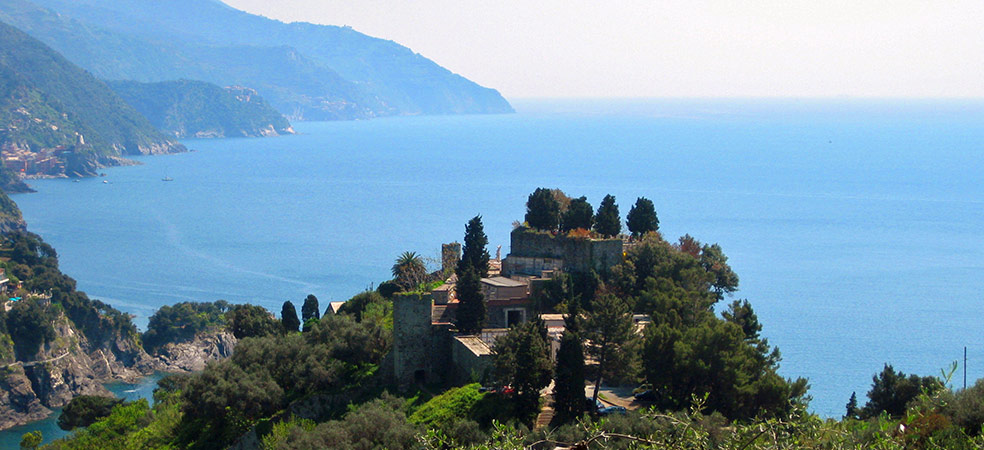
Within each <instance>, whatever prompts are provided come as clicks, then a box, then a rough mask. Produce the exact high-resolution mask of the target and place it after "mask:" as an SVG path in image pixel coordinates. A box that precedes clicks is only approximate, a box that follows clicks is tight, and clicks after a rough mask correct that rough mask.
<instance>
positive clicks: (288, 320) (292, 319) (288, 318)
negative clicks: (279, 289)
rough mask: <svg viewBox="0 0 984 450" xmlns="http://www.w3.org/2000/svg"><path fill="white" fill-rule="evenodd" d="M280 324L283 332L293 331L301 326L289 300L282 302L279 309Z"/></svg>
mask: <svg viewBox="0 0 984 450" xmlns="http://www.w3.org/2000/svg"><path fill="white" fill-rule="evenodd" d="M280 324H281V325H282V326H283V327H284V333H294V332H296V331H297V330H298V329H299V328H300V327H301V321H300V320H298V319H297V310H296V309H294V304H293V303H291V302H290V300H288V301H286V302H284V306H283V308H281V309H280Z"/></svg>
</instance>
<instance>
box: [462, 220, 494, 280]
mask: <svg viewBox="0 0 984 450" xmlns="http://www.w3.org/2000/svg"><path fill="white" fill-rule="evenodd" d="M488 243H489V238H488V237H487V236H486V235H485V227H484V226H482V216H475V217H473V218H472V219H471V220H469V221H468V224H467V225H465V243H464V246H463V247H462V251H461V260H460V261H458V268H457V269H456V270H455V273H457V274H458V278H459V279H460V278H461V276H462V273H463V272H464V268H465V266H471V267H472V268H474V269H475V271H476V272H477V274H478V277H479V278H485V277H487V276H489V252H488V250H486V249H485V246H486V245H488ZM459 282H460V281H459Z"/></svg>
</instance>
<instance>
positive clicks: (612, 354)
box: [585, 294, 635, 401]
mask: <svg viewBox="0 0 984 450" xmlns="http://www.w3.org/2000/svg"><path fill="white" fill-rule="evenodd" d="M586 322H587V323H586V324H585V328H586V330H585V332H586V334H585V337H586V338H587V339H588V340H590V341H591V347H590V348H589V349H588V352H589V353H591V355H592V356H594V358H595V360H596V361H598V372H597V375H596V376H597V379H596V380H595V390H594V397H593V398H592V400H595V401H597V400H598V389H599V388H600V387H601V381H602V378H603V377H605V376H609V375H611V374H612V373H614V372H616V371H617V369H618V368H619V365H620V363H622V362H624V361H625V360H626V358H627V356H628V355H627V354H626V353H625V345H626V343H628V342H629V340H631V339H632V338H633V337H634V335H635V334H634V332H635V324H634V323H633V322H632V313H631V312H629V307H628V305H626V304H625V301H623V300H622V299H620V298H618V297H615V296H614V295H611V294H604V295H599V296H598V297H597V298H595V301H594V302H592V308H591V313H590V314H589V315H588V318H587V321H586Z"/></svg>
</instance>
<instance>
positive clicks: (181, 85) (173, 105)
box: [107, 80, 294, 138]
mask: <svg viewBox="0 0 984 450" xmlns="http://www.w3.org/2000/svg"><path fill="white" fill-rule="evenodd" d="M107 84H108V85H109V87H110V88H112V89H113V90H114V91H116V93H117V94H119V95H120V96H121V97H123V100H126V102H127V103H129V104H130V106H133V107H134V108H135V109H136V110H137V111H138V112H140V113H141V114H143V115H144V116H145V117H147V119H148V120H150V123H152V124H153V125H154V126H155V127H157V128H158V129H160V130H162V131H164V132H165V133H167V134H168V135H171V136H174V137H177V138H188V137H195V138H213V137H214V138H221V137H253V136H277V135H281V134H291V133H293V132H294V131H293V129H291V127H290V123H289V122H288V121H287V119H285V118H284V116H282V115H281V114H280V113H278V112H277V110H275V109H273V107H271V106H270V104H269V103H267V102H266V100H264V99H263V97H260V96H259V95H258V94H257V93H256V91H254V90H252V89H249V88H245V87H226V88H221V87H219V86H216V85H214V84H211V83H206V82H203V81H191V80H179V81H165V82H160V83H140V82H136V81H110V82H107Z"/></svg>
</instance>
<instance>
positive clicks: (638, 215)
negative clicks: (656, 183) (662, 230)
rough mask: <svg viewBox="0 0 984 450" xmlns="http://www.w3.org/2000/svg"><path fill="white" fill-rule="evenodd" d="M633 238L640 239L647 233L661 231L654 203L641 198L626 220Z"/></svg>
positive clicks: (633, 206)
mask: <svg viewBox="0 0 984 450" xmlns="http://www.w3.org/2000/svg"><path fill="white" fill-rule="evenodd" d="M625 224H626V225H628V227H629V232H630V233H632V236H634V237H639V236H642V235H644V234H646V233H649V232H652V231H656V230H659V219H658V218H656V207H655V206H654V205H653V201H652V200H649V199H648V198H645V197H639V198H638V199H637V200H636V203H635V205H632V209H630V210H629V214H628V215H627V216H626V218H625Z"/></svg>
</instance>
